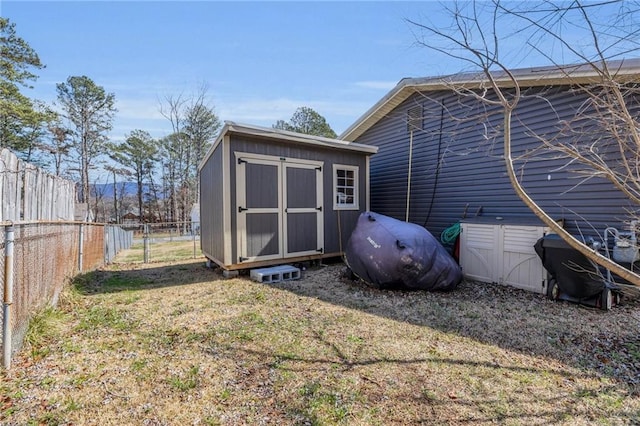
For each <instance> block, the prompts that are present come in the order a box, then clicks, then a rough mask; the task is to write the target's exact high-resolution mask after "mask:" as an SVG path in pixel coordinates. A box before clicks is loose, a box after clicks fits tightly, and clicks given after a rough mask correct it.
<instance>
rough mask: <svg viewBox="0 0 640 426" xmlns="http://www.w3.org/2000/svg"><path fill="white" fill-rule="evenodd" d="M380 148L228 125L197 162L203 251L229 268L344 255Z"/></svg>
mask: <svg viewBox="0 0 640 426" xmlns="http://www.w3.org/2000/svg"><path fill="white" fill-rule="evenodd" d="M376 151H377V149H376V148H375V147H372V146H367V145H361V144H357V143H353V142H344V141H340V140H336V139H329V138H324V137H320V136H311V135H306V134H300V133H295V132H289V131H284V130H278V129H272V128H265V127H259V126H252V125H247V124H237V123H233V122H226V123H225V125H224V127H223V128H222V130H221V132H220V134H219V136H218V137H217V139H216V140H215V142H214V143H213V145H212V147H211V149H210V150H209V152H208V153H207V155H206V157H205V158H204V160H203V161H202V162H201V164H200V166H199V176H200V222H201V239H200V241H201V247H202V252H203V254H204V255H205V256H206V257H207V258H208V259H209V260H210V261H211V262H214V263H216V264H218V265H219V266H221V267H223V268H225V269H227V270H234V269H247V268H252V267H256V266H259V265H269V264H278V263H289V262H299V261H304V260H310V259H320V258H323V257H331V256H339V255H341V254H342V250H343V247H344V246H346V242H347V239H348V238H349V235H350V234H351V231H352V230H353V228H354V226H355V223H356V220H357V218H358V216H359V214H360V213H361V212H362V211H364V210H366V209H368V208H369V192H368V191H369V180H368V179H369V157H370V156H371V155H372V154H374V153H375V152H376Z"/></svg>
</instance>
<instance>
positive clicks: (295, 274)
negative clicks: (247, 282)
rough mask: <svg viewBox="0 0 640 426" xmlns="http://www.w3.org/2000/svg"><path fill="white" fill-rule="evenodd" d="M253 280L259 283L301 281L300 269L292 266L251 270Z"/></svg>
mask: <svg viewBox="0 0 640 426" xmlns="http://www.w3.org/2000/svg"><path fill="white" fill-rule="evenodd" d="M251 279H252V280H254V281H257V282H259V283H266V284H268V283H277V282H280V281H291V280H299V279H300V269H299V268H296V267H295V266H290V265H280V266H272V267H270V268H260V269H252V270H251Z"/></svg>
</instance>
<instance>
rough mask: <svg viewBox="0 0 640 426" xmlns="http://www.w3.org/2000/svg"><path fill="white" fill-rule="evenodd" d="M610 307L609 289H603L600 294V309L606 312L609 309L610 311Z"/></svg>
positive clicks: (611, 303) (611, 300) (611, 299)
mask: <svg viewBox="0 0 640 426" xmlns="http://www.w3.org/2000/svg"><path fill="white" fill-rule="evenodd" d="M612 305H613V297H612V294H611V289H609V288H605V289H604V290H602V293H601V294H600V308H601V309H603V310H605V311H608V310H609V309H611V306H612Z"/></svg>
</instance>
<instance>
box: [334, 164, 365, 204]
mask: <svg viewBox="0 0 640 426" xmlns="http://www.w3.org/2000/svg"><path fill="white" fill-rule="evenodd" d="M359 208H360V207H359V203H358V167H356V166H343V165H340V164H334V165H333V209H334V210H358V209H359Z"/></svg>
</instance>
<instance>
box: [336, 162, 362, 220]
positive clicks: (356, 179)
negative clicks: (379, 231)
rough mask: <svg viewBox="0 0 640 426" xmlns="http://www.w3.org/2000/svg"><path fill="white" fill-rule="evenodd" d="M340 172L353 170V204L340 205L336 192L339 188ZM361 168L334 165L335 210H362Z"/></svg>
mask: <svg viewBox="0 0 640 426" xmlns="http://www.w3.org/2000/svg"><path fill="white" fill-rule="evenodd" d="M338 170H351V171H353V204H338V202H337V198H338V193H337V191H336V189H337V187H338V173H337V172H338ZM359 170H360V168H359V167H358V166H349V165H346V164H334V165H333V209H334V210H360V191H359V189H358V187H359V186H360V176H359Z"/></svg>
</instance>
